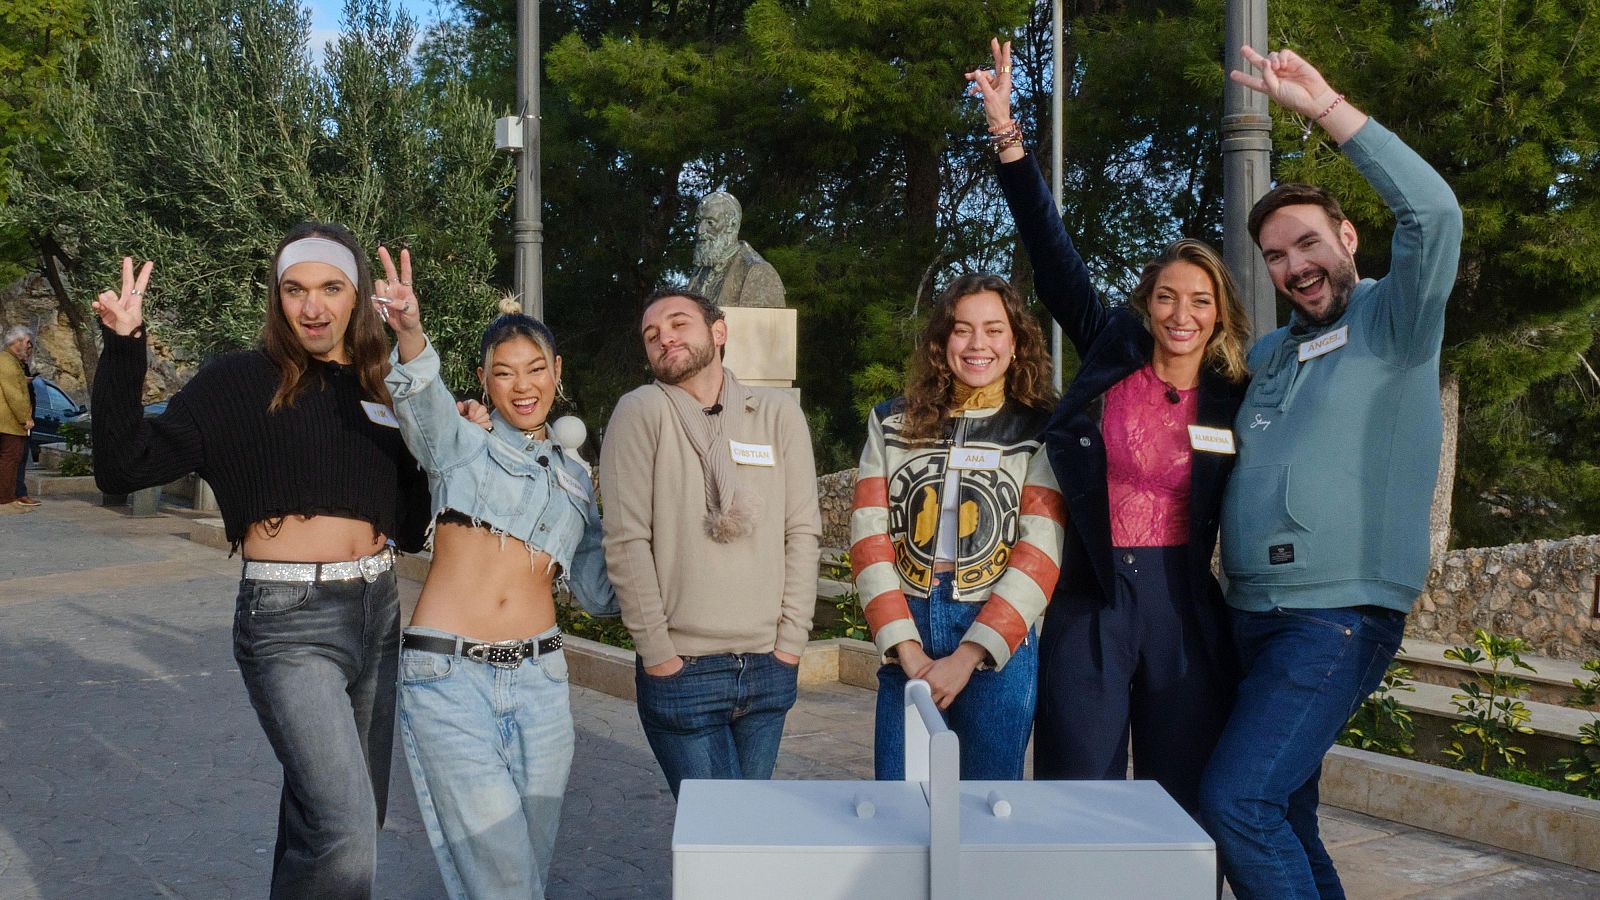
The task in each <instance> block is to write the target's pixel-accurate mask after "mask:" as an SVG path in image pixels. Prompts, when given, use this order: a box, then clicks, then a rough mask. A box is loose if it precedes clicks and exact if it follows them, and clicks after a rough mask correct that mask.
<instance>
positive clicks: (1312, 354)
mask: <svg viewBox="0 0 1600 900" xmlns="http://www.w3.org/2000/svg"><path fill="white" fill-rule="evenodd" d="M1348 343H1350V326H1349V325H1345V326H1343V327H1341V328H1337V329H1335V330H1333V331H1330V332H1328V333H1327V334H1325V335H1323V336H1322V337H1319V338H1317V339H1315V340H1310V341H1306V342H1305V343H1304V344H1301V345H1300V361H1301V362H1305V361H1306V360H1308V359H1316V358H1317V357H1319V356H1322V355H1324V354H1327V353H1332V352H1333V351H1335V350H1337V349H1339V348H1340V347H1343V346H1344V345H1345V344H1348Z"/></svg>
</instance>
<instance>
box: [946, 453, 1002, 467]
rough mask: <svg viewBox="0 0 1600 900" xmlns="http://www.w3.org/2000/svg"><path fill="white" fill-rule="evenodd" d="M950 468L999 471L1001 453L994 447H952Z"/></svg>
mask: <svg viewBox="0 0 1600 900" xmlns="http://www.w3.org/2000/svg"><path fill="white" fill-rule="evenodd" d="M950 468H952V469H965V470H974V469H998V468H1000V451H999V450H997V449H995V448H993V447H951V448H950Z"/></svg>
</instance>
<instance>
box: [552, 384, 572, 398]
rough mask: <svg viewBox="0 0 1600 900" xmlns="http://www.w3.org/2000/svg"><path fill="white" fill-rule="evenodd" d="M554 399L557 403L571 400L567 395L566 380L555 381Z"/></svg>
mask: <svg viewBox="0 0 1600 900" xmlns="http://www.w3.org/2000/svg"><path fill="white" fill-rule="evenodd" d="M556 401H557V402H559V403H570V402H572V398H571V397H568V396H567V384H566V382H565V381H562V380H559V379H557V381H556Z"/></svg>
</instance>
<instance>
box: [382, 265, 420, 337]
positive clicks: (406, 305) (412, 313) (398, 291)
mask: <svg viewBox="0 0 1600 900" xmlns="http://www.w3.org/2000/svg"><path fill="white" fill-rule="evenodd" d="M378 258H379V259H380V260H382V261H383V274H384V276H385V277H383V278H378V279H376V280H374V281H373V283H372V287H373V289H374V290H376V291H377V292H378V295H377V296H376V297H373V298H372V306H373V308H374V309H376V310H377V311H378V316H379V317H380V318H382V319H383V320H384V321H385V322H388V323H389V327H390V328H392V329H394V333H395V335H396V336H399V335H404V334H407V333H411V332H415V333H417V334H420V333H421V332H422V310H421V309H420V308H419V307H418V304H417V294H416V291H413V290H412V289H411V251H410V250H405V249H402V250H401V251H400V271H399V272H398V273H396V272H395V268H394V258H393V257H391V256H390V255H389V248H388V247H382V246H380V247H379V248H378Z"/></svg>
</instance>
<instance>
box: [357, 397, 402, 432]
mask: <svg viewBox="0 0 1600 900" xmlns="http://www.w3.org/2000/svg"><path fill="white" fill-rule="evenodd" d="M361 408H362V409H364V410H366V411H367V418H369V419H371V420H372V421H374V422H376V423H377V424H379V425H383V426H386V427H388V428H399V427H400V420H399V419H396V418H395V417H394V410H392V409H390V408H389V407H387V406H384V405H383V404H382V403H373V402H372V401H371V400H363V401H361Z"/></svg>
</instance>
